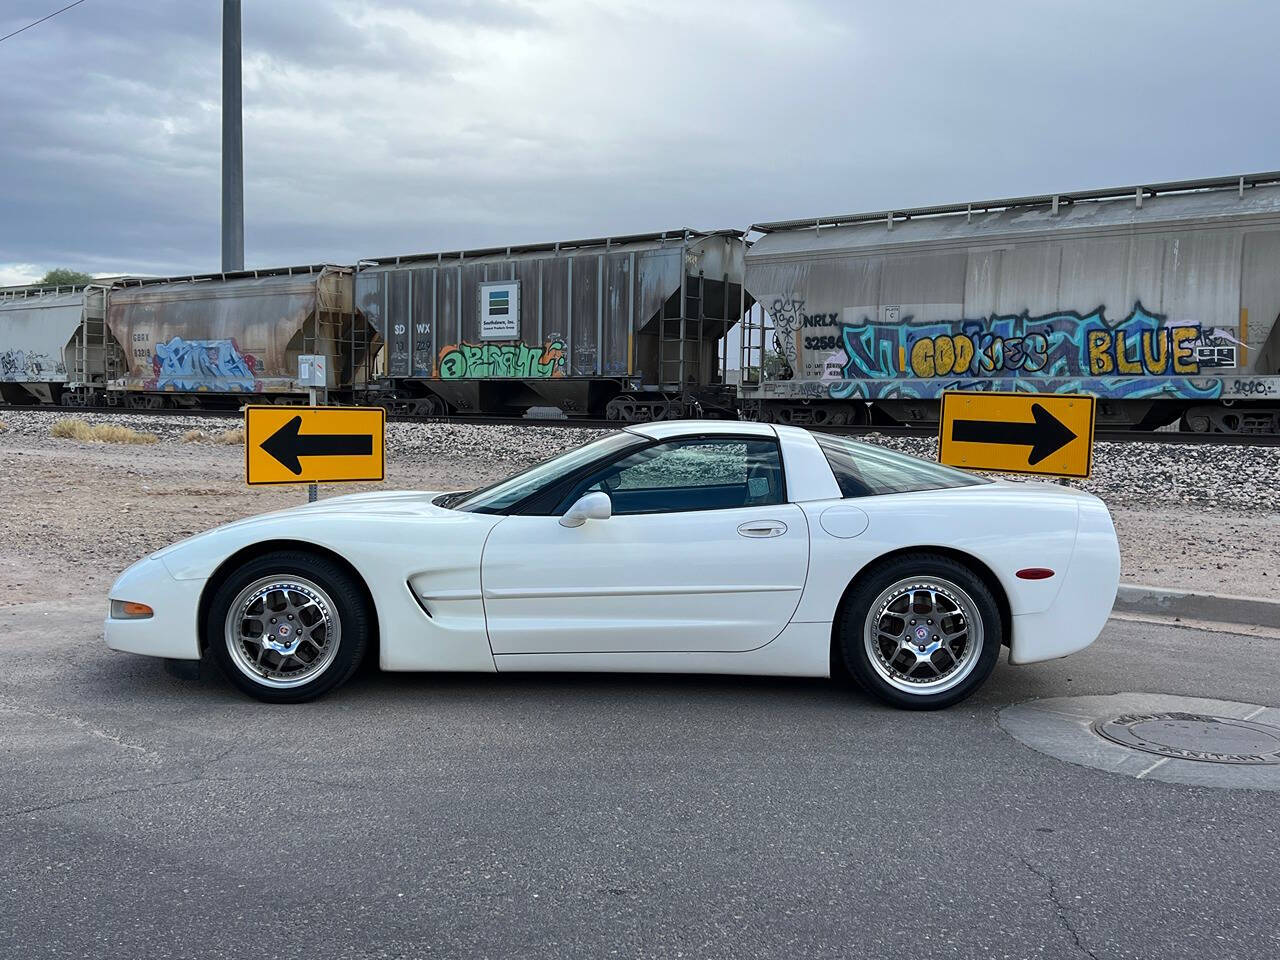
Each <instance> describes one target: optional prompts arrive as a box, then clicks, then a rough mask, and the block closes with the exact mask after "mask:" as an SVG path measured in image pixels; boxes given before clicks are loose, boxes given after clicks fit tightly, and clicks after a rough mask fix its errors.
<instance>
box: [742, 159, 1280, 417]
mask: <svg viewBox="0 0 1280 960" xmlns="http://www.w3.org/2000/svg"><path fill="white" fill-rule="evenodd" d="M753 230H754V231H756V232H757V233H759V234H760V237H759V239H758V240H756V242H755V243H753V245H752V246H751V248H750V250H749V251H748V252H747V255H746V284H747V290H748V292H749V293H750V294H751V295H752V296H753V297H754V298H755V299H756V300H757V301H759V302H760V303H761V304H762V306H763V307H764V311H765V314H766V315H765V316H764V317H763V318H762V319H759V320H757V319H756V318H755V317H754V316H753V315H752V314H748V315H747V316H746V318H745V325H744V330H743V344H744V350H743V361H742V369H743V370H744V371H745V372H747V374H748V375H747V376H745V377H744V383H743V388H742V399H743V404H744V411H745V412H746V413H747V415H749V416H752V417H759V418H762V419H766V420H778V421H783V422H792V423H833V422H846V421H849V422H865V421H866V420H867V419H869V418H872V417H884V418H886V419H889V420H894V421H901V422H909V423H918V422H922V421H923V422H933V421H936V420H937V417H938V398H939V397H940V396H941V394H942V392H943V391H945V390H970V391H972V390H990V391H1030V392H1043V393H1068V392H1070V393H1090V394H1094V395H1096V396H1097V397H1098V398H1099V400H1100V403H1099V419H1100V421H1102V422H1107V423H1110V424H1113V425H1117V426H1119V425H1124V426H1141V427H1147V428H1152V427H1158V426H1161V425H1164V424H1167V423H1171V422H1173V421H1175V420H1178V419H1179V418H1181V420H1182V423H1183V425H1184V427H1186V428H1189V429H1191V430H1194V431H1206V432H1207V431H1212V432H1225V433H1274V432H1280V324H1278V323H1277V318H1278V317H1280V174H1277V173H1269V174H1258V175H1253V176H1244V177H1230V178H1222V179H1217V180H1201V181H1183V182H1179V183H1166V184H1155V185H1150V186H1134V187H1120V188H1115V189H1110V190H1102V191H1092V192H1083V193H1070V194H1068V193H1063V194H1057V195H1048V196H1041V197H1023V198H1017V199H1010V200H996V201H984V202H980V203H968V204H959V205H953V206H944V207H931V208H923V209H916V210H907V211H882V212H878V213H869V214H855V215H849V216H839V217H819V218H816V219H809V220H794V221H786V222H780V223H765V224H759V225H757V226H755V227H754V228H753ZM771 344H774V345H776V348H777V349H778V351H779V352H780V354H781V357H780V361H781V362H780V363H779V364H778V366H779V367H780V369H781V372H780V373H777V374H775V375H773V376H769V374H768V372H767V371H768V369H769V365H768V364H764V363H761V362H760V358H761V357H762V356H763V355H764V354H765V353H767V351H768V350H769V347H770V345H771ZM762 369H763V370H765V371H766V372H765V373H764V374H763V375H758V374H757V375H755V376H752V375H751V374H752V373H753V372H755V371H760V370H762Z"/></svg>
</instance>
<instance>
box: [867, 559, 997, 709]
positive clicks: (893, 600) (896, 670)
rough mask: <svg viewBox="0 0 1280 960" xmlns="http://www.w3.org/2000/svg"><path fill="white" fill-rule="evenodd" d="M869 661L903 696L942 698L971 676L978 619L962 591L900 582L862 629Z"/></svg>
mask: <svg viewBox="0 0 1280 960" xmlns="http://www.w3.org/2000/svg"><path fill="white" fill-rule="evenodd" d="M863 641H864V643H865V645H866V651H867V659H868V660H870V662H871V666H872V667H873V668H874V669H875V671H876V673H878V674H879V675H880V677H881V678H882V679H883V680H884V681H885V682H886V683H888V684H889V685H890V686H892V687H894V688H895V689H897V690H901V691H903V692H904V693H912V694H917V695H919V694H931V693H942V692H944V691H946V690H950V689H952V688H953V687H955V686H956V685H957V684H959V683H961V682H962V681H963V680H964V679H965V677H967V676H969V674H971V673H972V672H973V669H974V667H975V666H977V663H978V658H979V657H980V656H981V653H982V617H981V616H980V615H979V614H978V607H977V604H975V603H974V601H973V598H972V597H970V596H969V594H967V593H965V591H964V590H963V589H962V588H961V587H959V586H957V585H956V584H954V583H952V582H951V581H950V580H944V579H942V578H941V577H913V578H910V579H907V580H899V581H898V582H897V583H894V584H892V585H891V586H889V587H888V588H886V589H885V590H883V591H882V592H881V593H880V595H879V596H878V597H876V599H875V602H873V603H872V604H871V609H870V610H869V611H868V613H867V620H866V625H865V627H864V629H863Z"/></svg>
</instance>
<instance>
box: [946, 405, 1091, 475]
mask: <svg viewBox="0 0 1280 960" xmlns="http://www.w3.org/2000/svg"><path fill="white" fill-rule="evenodd" d="M1096 408H1097V398H1096V397H1091V396H1086V395H1084V394H1053V393H962V392H957V391H948V392H946V393H944V394H943V395H942V415H941V418H940V420H939V424H938V460H939V461H940V462H942V463H945V464H947V465H948V466H952V467H965V468H967V469H970V470H996V471H999V472H1001V473H1036V474H1044V475H1047V476H1056V477H1087V476H1089V472H1090V471H1091V470H1092V469H1093V426H1094V417H1095V413H1096Z"/></svg>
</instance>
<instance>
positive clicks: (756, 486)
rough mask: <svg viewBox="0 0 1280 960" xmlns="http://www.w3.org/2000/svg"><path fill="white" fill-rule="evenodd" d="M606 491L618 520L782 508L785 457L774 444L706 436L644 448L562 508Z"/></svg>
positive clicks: (578, 490) (596, 477) (585, 485)
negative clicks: (645, 515) (776, 505)
mask: <svg viewBox="0 0 1280 960" xmlns="http://www.w3.org/2000/svg"><path fill="white" fill-rule="evenodd" d="M594 490H599V491H603V492H604V493H607V494H608V495H609V499H610V500H611V501H612V502H613V512H614V514H615V515H627V514H637V513H680V512H685V511H690V510H730V509H733V508H734V507H754V506H767V505H769V504H774V503H781V502H782V498H783V487H782V458H781V455H780V454H779V452H778V444H777V442H776V441H774V440H756V439H743V438H738V437H702V438H698V439H692V440H673V441H671V442H669V443H659V444H655V445H654V446H651V447H645V448H644V449H643V450H639V451H637V452H635V453H632V454H630V455H628V456H625V457H623V458H622V459H620V460H617V461H615V462H614V463H612V464H610V465H609V466H608V467H605V468H603V469H601V470H600V471H598V472H597V473H595V474H593V475H592V476H590V477H588V478H587V479H586V480H584V481H583V482H581V483H580V484H578V485H577V486H576V487H575V488H574V490H573V491H572V492H571V493H570V494H569V496H567V497H566V498H565V500H564V501H563V502H562V503H561V504H560V509H559V511H558V512H564V511H565V510H567V509H568V508H569V507H570V506H571V505H572V504H573V502H574V501H575V500H577V499H578V498H579V497H581V496H582V495H583V494H584V493H589V492H591V491H594Z"/></svg>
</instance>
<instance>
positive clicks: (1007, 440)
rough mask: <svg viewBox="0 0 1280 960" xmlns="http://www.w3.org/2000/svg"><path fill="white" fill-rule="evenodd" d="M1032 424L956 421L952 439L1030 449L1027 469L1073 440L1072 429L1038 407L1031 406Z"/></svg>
mask: <svg viewBox="0 0 1280 960" xmlns="http://www.w3.org/2000/svg"><path fill="white" fill-rule="evenodd" d="M1031 416H1032V417H1033V418H1034V420H1033V421H1032V422H1031V423H1027V422H1026V421H1023V422H1021V423H1010V422H1008V421H1005V420H956V421H955V422H954V423H953V424H952V425H951V439H952V440H953V441H955V442H956V443H998V444H1004V445H1006V446H1018V447H1030V448H1031V453H1030V455H1029V456H1028V457H1027V465H1028V466H1035V465H1036V464H1037V463H1039V462H1040V461H1041V460H1043V459H1044V458H1045V457H1047V456H1050V455H1051V454H1054V453H1057V452H1058V451H1059V450H1061V449H1062V448H1063V447H1065V446H1066V445H1067V444H1068V443H1070V442H1071V441H1072V440H1074V439H1075V438H1076V435H1075V434H1074V433H1073V432H1072V431H1071V428H1070V427H1068V426H1067V425H1066V424H1064V423H1063V422H1062V421H1061V420H1059V419H1058V418H1057V417H1055V416H1054V415H1053V414H1052V413H1050V412H1049V411H1048V410H1046V409H1045V408H1044V407H1042V406H1041V405H1040V404H1038V403H1033V404H1032V405H1031Z"/></svg>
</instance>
